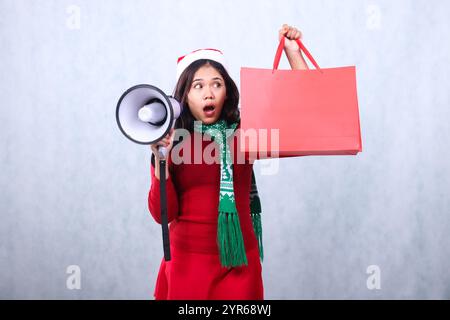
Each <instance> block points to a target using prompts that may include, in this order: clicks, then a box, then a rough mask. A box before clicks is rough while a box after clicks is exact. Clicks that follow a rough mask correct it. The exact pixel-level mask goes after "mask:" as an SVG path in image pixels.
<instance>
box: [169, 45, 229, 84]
mask: <svg viewBox="0 0 450 320" xmlns="http://www.w3.org/2000/svg"><path fill="white" fill-rule="evenodd" d="M201 59H208V60H213V61H216V62H218V63H220V64H222V65H223V67H224V68H225V69H226V66H225V58H224V56H223V53H222V51H220V50H217V49H211V48H206V49H198V50H195V51H192V52H191V53H188V54H186V55H184V56H182V57H179V58H178V61H177V79H176V82H178V80H179V79H180V76H181V74H182V73H183V71H184V70H186V68H187V67H189V66H190V65H191V63H193V62H195V61H197V60H201Z"/></svg>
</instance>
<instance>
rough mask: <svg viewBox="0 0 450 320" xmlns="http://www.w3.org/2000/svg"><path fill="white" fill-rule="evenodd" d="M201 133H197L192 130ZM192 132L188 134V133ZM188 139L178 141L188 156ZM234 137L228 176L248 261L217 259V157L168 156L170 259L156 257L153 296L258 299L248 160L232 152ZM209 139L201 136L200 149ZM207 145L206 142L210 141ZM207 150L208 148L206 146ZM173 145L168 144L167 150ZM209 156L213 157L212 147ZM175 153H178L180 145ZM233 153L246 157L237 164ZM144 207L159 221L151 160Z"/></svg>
mask: <svg viewBox="0 0 450 320" xmlns="http://www.w3.org/2000/svg"><path fill="white" fill-rule="evenodd" d="M194 135H199V136H198V137H200V138H199V140H201V135H200V134H199V133H194ZM191 137H193V135H192V136H191ZM194 140H195V139H193V138H192V139H188V140H186V141H183V142H181V143H180V145H179V146H180V147H181V144H184V146H189V144H190V146H189V148H190V150H191V155H192V159H194ZM237 140H238V139H236V138H235V142H236V143H235V144H234V147H233V148H232V150H231V155H232V157H233V159H234V165H233V180H234V192H235V199H236V207H237V210H238V213H239V219H240V225H241V229H242V235H243V238H244V245H245V248H246V252H247V260H248V266H242V267H234V268H225V267H222V266H221V265H220V259H219V252H218V247H217V241H216V240H217V217H218V205H219V187H220V161H218V158H216V159H217V161H215V163H213V164H207V163H205V162H204V161H203V160H204V159H201V160H202V161H201V163H200V164H194V163H193V160H192V161H191V164H185V163H182V164H176V165H175V164H174V163H173V162H172V159H171V158H170V157H169V160H168V166H169V178H168V179H167V180H166V181H167V204H168V209H167V211H168V218H169V222H170V225H169V230H170V243H171V254H172V257H171V258H172V259H171V261H165V260H164V258H163V259H162V261H161V265H160V269H159V273H158V278H157V281H156V287H155V291H154V296H155V299H157V300H160V299H177V300H178V299H187V300H188V299H203V300H207V299H250V300H258V299H263V282H262V274H261V263H260V260H259V253H258V242H257V239H256V236H255V233H254V231H253V225H252V220H251V216H250V198H249V195H250V187H251V175H252V168H253V164H252V163H249V161H248V157H246V155H243V154H242V153H238V152H237V151H238V150H239V146H238V141H237ZM211 143H212V142H211V141H202V142H201V145H202V150H205V148H208V145H209V144H211ZM210 148H211V147H210ZM208 150H210V149H208ZM172 151H174V150H172ZM212 155H213V156H216V157H218V155H216V154H215V153H214V152H212ZM180 156H183V148H181V152H180ZM238 156H239V157H241V159H242V158H245V159H247V160H246V161H245V163H244V164H238V163H237V159H238ZM151 181H152V182H151V188H150V192H149V196H148V205H149V210H150V213H151V215H152V216H153V218H154V219H155V221H156V222H158V223H161V216H160V212H161V211H160V189H159V180H158V179H157V178H156V177H155V174H154V167H153V166H151Z"/></svg>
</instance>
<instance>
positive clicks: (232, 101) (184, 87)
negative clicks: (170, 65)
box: [173, 59, 240, 133]
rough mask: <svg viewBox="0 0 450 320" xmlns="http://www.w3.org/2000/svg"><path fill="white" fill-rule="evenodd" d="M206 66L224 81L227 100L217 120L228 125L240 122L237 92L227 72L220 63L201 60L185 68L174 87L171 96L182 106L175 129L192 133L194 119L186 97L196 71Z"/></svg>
mask: <svg viewBox="0 0 450 320" xmlns="http://www.w3.org/2000/svg"><path fill="white" fill-rule="evenodd" d="M207 64H209V65H211V66H212V67H213V68H214V69H216V70H217V71H218V72H219V73H220V75H221V76H222V77H223V79H224V81H225V88H226V91H227V98H226V99H225V101H224V104H223V107H222V111H221V113H220V117H219V119H223V120H225V121H227V123H228V124H231V123H233V122H238V121H239V120H240V113H239V108H238V104H239V91H238V88H237V86H236V84H235V83H234V81H233V79H231V77H230V75H229V74H228V72H227V70H226V69H225V68H224V67H223V65H222V64H221V63H218V62H216V61H213V60H208V59H201V60H197V61H194V62H193V63H191V64H190V65H189V66H188V67H187V68H186V70H184V71H183V73H182V74H181V76H180V79H179V80H178V83H177V85H176V87H175V91H174V94H173V96H174V98H175V99H177V100H178V101H179V102H180V103H181V104H182V105H183V106H184V110H183V112H182V113H181V115H180V117H179V118H178V119H177V121H176V122H175V129H179V128H183V129H186V130H188V131H189V132H191V133H192V132H193V131H194V121H195V120H196V119H195V118H194V116H193V115H192V113H191V110H190V109H189V105H188V103H187V96H188V93H189V90H190V88H191V85H192V81H193V80H194V75H195V73H196V72H197V70H198V69H200V68H201V67H203V66H204V65H207Z"/></svg>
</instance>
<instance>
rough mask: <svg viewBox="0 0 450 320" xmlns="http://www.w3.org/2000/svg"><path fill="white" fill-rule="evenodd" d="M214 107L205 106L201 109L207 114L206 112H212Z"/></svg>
mask: <svg viewBox="0 0 450 320" xmlns="http://www.w3.org/2000/svg"><path fill="white" fill-rule="evenodd" d="M214 109H215V107H214V106H206V107H204V108H203V111H205V112H208V111H214Z"/></svg>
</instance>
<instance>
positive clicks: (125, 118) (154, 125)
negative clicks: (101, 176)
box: [116, 84, 183, 261]
mask: <svg viewBox="0 0 450 320" xmlns="http://www.w3.org/2000/svg"><path fill="white" fill-rule="evenodd" d="M182 111H183V110H182V106H181V104H180V103H179V102H178V101H177V100H176V99H174V98H173V97H171V96H167V95H165V94H164V92H163V91H161V90H160V89H158V88H157V87H154V86H152V85H149V84H140V85H136V86H134V87H131V88H129V89H128V90H127V91H125V92H124V94H122V96H121V97H120V99H119V102H118V103H117V107H116V121H117V124H118V126H119V128H120V131H122V133H123V134H124V135H125V137H127V138H128V139H130V140H131V141H133V142H135V143H139V144H154V143H156V142H158V141H159V140H161V139H163V138H164V137H165V136H166V135H167V134H168V133H169V131H170V129H171V128H173V127H174V125H175V121H176V119H177V118H178V117H179V116H180V114H181V112H182ZM158 153H159V159H160V160H159V170H160V178H159V183H160V190H161V193H160V196H161V197H160V200H161V227H162V238H163V249H164V258H165V260H166V261H169V260H170V240H169V222H168V217H167V194H166V157H167V149H166V148H164V147H159V148H158Z"/></svg>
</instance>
